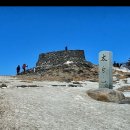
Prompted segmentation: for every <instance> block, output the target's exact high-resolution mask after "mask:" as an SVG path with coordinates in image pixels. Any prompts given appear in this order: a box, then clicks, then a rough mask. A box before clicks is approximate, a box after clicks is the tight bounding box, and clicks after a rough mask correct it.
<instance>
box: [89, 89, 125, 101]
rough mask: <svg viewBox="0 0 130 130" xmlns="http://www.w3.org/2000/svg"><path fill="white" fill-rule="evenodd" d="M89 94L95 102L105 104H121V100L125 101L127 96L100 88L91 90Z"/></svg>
mask: <svg viewBox="0 0 130 130" xmlns="http://www.w3.org/2000/svg"><path fill="white" fill-rule="evenodd" d="M87 94H88V96H90V97H91V98H93V99H95V100H98V101H104V102H117V103H119V102H120V101H121V100H123V99H125V96H124V94H123V93H122V92H120V91H117V90H113V89H108V88H99V89H96V90H92V89H91V90H88V91H87Z"/></svg>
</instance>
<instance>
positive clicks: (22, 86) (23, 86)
mask: <svg viewBox="0 0 130 130" xmlns="http://www.w3.org/2000/svg"><path fill="white" fill-rule="evenodd" d="M19 87H21V88H26V87H38V86H37V85H20V86H17V88H19Z"/></svg>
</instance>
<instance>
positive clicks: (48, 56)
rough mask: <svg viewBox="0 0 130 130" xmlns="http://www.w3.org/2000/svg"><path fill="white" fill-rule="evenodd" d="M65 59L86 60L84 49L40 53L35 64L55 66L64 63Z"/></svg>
mask: <svg viewBox="0 0 130 130" xmlns="http://www.w3.org/2000/svg"><path fill="white" fill-rule="evenodd" d="M67 61H73V62H74V63H84V62H86V60H85V55H84V50H67V51H65V50H64V51H56V52H48V53H41V54H40V55H39V59H38V62H37V63H36V66H44V67H45V66H55V65H61V64H64V63H65V62H67Z"/></svg>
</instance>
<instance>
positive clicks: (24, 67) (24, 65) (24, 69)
mask: <svg viewBox="0 0 130 130" xmlns="http://www.w3.org/2000/svg"><path fill="white" fill-rule="evenodd" d="M26 67H28V66H27V65H26V64H23V66H22V68H23V72H24V73H25V71H26Z"/></svg>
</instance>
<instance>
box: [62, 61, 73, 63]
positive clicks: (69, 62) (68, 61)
mask: <svg viewBox="0 0 130 130" xmlns="http://www.w3.org/2000/svg"><path fill="white" fill-rule="evenodd" d="M71 63H73V61H66V62H65V63H64V64H71Z"/></svg>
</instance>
